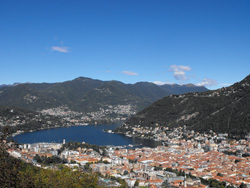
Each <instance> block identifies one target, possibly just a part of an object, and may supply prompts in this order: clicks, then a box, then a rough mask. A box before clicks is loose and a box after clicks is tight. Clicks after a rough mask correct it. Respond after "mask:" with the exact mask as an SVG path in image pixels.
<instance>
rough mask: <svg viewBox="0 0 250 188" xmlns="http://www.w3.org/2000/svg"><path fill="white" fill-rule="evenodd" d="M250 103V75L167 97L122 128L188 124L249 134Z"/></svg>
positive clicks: (207, 129)
mask: <svg viewBox="0 0 250 188" xmlns="http://www.w3.org/2000/svg"><path fill="white" fill-rule="evenodd" d="M249 106H250V75H249V76H247V77H246V78H245V79H243V80H242V81H241V82H237V83H235V84H234V85H232V86H229V87H226V88H221V89H218V90H214V91H206V92H203V93H187V94H182V95H171V96H167V97H165V98H163V99H161V100H158V101H157V102H155V103H153V104H152V105H150V106H149V107H148V108H146V109H144V110H142V111H141V112H139V113H138V114H136V115H135V116H133V117H132V118H130V119H129V120H128V121H127V122H126V123H125V124H124V125H123V126H122V127H121V128H119V130H118V131H120V132H126V131H127V130H128V129H130V128H131V127H132V126H135V125H140V126H144V127H151V126H166V127H170V128H173V127H178V126H184V125H186V126H187V127H188V128H189V129H193V130H196V131H200V132H204V131H209V130H213V131H215V132H221V133H225V132H226V133H231V134H232V135H246V134H247V133H248V132H249V131H250V108H249Z"/></svg>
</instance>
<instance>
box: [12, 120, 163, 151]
mask: <svg viewBox="0 0 250 188" xmlns="http://www.w3.org/2000/svg"><path fill="white" fill-rule="evenodd" d="M118 126H119V125H114V124H112V125H105V124H101V125H87V126H72V127H63V128H55V129H47V130H41V131H35V132H30V133H23V134H20V135H17V136H15V137H13V139H14V140H16V141H17V142H18V143H23V144H28V143H36V142H56V143H62V142H63V139H65V141H66V142H70V141H77V142H86V143H89V144H95V145H114V146H125V145H126V146H128V145H129V144H130V145H133V146H135V147H144V146H145V147H156V146H157V145H160V143H159V142H156V141H153V140H148V139H142V138H133V137H127V136H125V135H121V134H112V133H107V132H104V131H103V130H106V129H111V130H113V129H115V128H116V127H118Z"/></svg>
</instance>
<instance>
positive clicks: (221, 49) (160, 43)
mask: <svg viewBox="0 0 250 188" xmlns="http://www.w3.org/2000/svg"><path fill="white" fill-rule="evenodd" d="M249 20H250V1H249V0H88V1H85V0H81V1H80V0H72V1H71V0H67V1H65V0H52V1H51V0H30V1H28V0H22V1H20V0H16V1H15V0H2V1H1V2H0V28H1V29H0V65H1V74H0V84H12V83H14V82H62V81H66V80H72V79H74V78H76V77H79V76H84V77H90V78H95V79H101V80H119V81H122V82H124V83H135V82H139V81H149V82H155V83H159V84H162V83H177V84H185V83H193V84H196V85H205V86H206V87H207V88H209V89H216V88H220V87H223V86H227V85H230V84H233V83H234V82H237V81H240V80H242V79H243V78H244V77H246V76H247V75H249V74H250V21H249Z"/></svg>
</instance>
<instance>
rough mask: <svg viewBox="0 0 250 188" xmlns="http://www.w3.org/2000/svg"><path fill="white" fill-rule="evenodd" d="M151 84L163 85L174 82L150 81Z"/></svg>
mask: <svg viewBox="0 0 250 188" xmlns="http://www.w3.org/2000/svg"><path fill="white" fill-rule="evenodd" d="M152 83H153V84H156V85H160V86H161V85H165V84H169V85H172V84H174V82H162V81H154V82H152Z"/></svg>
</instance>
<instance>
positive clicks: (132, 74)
mask: <svg viewBox="0 0 250 188" xmlns="http://www.w3.org/2000/svg"><path fill="white" fill-rule="evenodd" d="M122 73H123V74H126V75H129V76H137V75H139V74H138V73H136V72H131V71H122Z"/></svg>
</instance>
